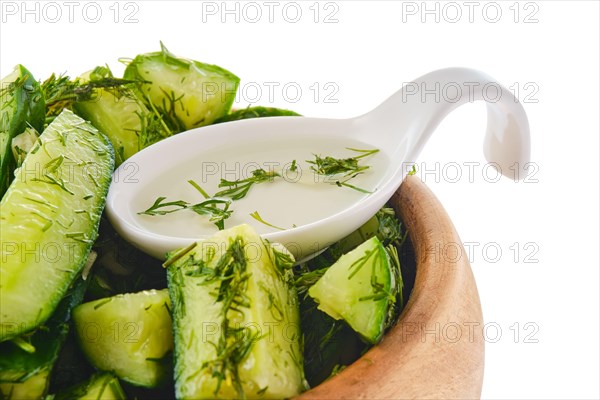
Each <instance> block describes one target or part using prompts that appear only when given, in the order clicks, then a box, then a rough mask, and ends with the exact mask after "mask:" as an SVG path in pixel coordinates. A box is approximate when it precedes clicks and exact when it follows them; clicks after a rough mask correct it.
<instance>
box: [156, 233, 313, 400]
mask: <svg viewBox="0 0 600 400" xmlns="http://www.w3.org/2000/svg"><path fill="white" fill-rule="evenodd" d="M247 232H250V233H249V234H248V233H247ZM236 237H241V238H243V240H244V243H245V244H246V245H248V247H247V248H250V250H249V251H250V252H252V251H256V250H258V251H259V254H265V253H267V254H270V256H269V257H270V259H271V261H272V260H273V258H274V256H273V255H272V254H273V253H272V251H273V247H269V246H271V245H270V244H269V243H268V242H264V241H262V239H261V238H260V236H258V234H256V232H255V231H254V230H253V229H252V228H250V227H249V226H248V225H239V226H236V227H233V228H230V229H227V230H224V231H219V232H218V233H217V234H215V235H214V236H212V237H211V238H208V239H206V241H205V242H204V243H208V245H206V246H203V244H202V243H203V242H198V244H197V246H196V248H194V249H192V250H191V251H190V252H188V253H187V254H185V255H184V256H183V257H181V258H180V259H179V260H178V261H176V262H175V263H173V264H171V265H170V266H169V267H168V275H167V278H168V286H169V293H170V295H171V304H172V305H173V336H174V338H175V351H174V357H175V367H174V372H175V395H176V398H177V399H213V398H232V399H233V398H238V395H237V393H236V392H235V390H234V389H233V387H232V385H231V383H227V381H226V382H224V383H223V385H222V387H221V390H220V391H219V393H218V395H216V396H215V393H214V389H215V384H216V383H215V382H216V378H211V377H210V374H207V372H206V371H204V374H195V372H196V371H197V369H196V366H190V365H187V361H188V359H190V358H191V359H192V363H196V364H198V362H197V360H201V361H207V359H213V358H214V357H215V351H214V347H212V345H207V343H208V342H210V339H209V338H212V337H216V336H218V332H219V331H220V328H219V326H218V325H219V324H220V322H221V321H222V320H223V318H222V316H221V308H220V303H218V302H215V300H214V297H213V296H212V295H211V294H210V293H209V292H211V291H213V290H218V286H216V285H215V284H208V285H207V284H202V283H201V280H202V278H197V277H196V278H189V277H187V276H186V273H188V272H190V271H191V270H193V269H194V268H195V267H194V266H193V265H186V260H188V259H190V258H191V257H193V258H194V259H196V260H198V259H201V258H204V256H205V255H206V253H208V252H209V251H210V248H211V247H212V249H213V250H214V249H217V250H216V254H215V256H214V259H215V260H216V259H218V258H219V256H220V255H221V254H222V253H224V252H225V250H226V248H227V247H228V246H226V243H228V240H230V239H234V238H236ZM248 238H250V241H248V242H246V240H247V239H248ZM249 244H251V245H253V246H249ZM255 246H258V248H257V247H255ZM273 246H275V248H277V246H278V245H277V244H274V245H273ZM244 247H245V248H246V246H244ZM286 251H287V250H286ZM261 252H263V253H261ZM172 254H173V253H171V255H172ZM246 257H247V258H251V257H252V256H250V255H248V254H247V255H246ZM254 258H256V256H254ZM208 265H213V263H209V264H208ZM256 268H257V269H258V267H256ZM279 268H280V267H277V266H275V267H274V269H279ZM255 273H256V274H257V275H262V276H263V278H262V279H264V276H265V275H270V274H277V275H278V276H279V278H278V279H279V283H278V284H279V285H285V287H286V288H287V292H286V295H285V297H286V298H287V301H286V302H285V303H284V304H285V307H286V308H284V310H283V311H282V312H284V313H285V314H286V316H287V318H284V322H285V324H283V325H284V327H287V328H290V327H291V328H295V333H296V334H297V335H298V339H299V340H300V337H301V332H300V316H299V305H298V298H297V296H296V291H295V288H294V285H293V272H292V271H291V269H288V270H287V271H284V272H276V271H258V270H254V271H252V270H251V274H255ZM250 279H252V278H250ZM259 279H261V278H260V277H259V278H257V281H258V280H259ZM263 283H264V282H263ZM272 283H273V284H274V285H272V286H276V285H277V284H275V282H272ZM196 285H199V286H196ZM254 285H258V283H256V282H254V283H253V284H252V286H254ZM272 286H270V287H272ZM190 287H195V288H199V289H200V290H197V291H196V290H194V291H190V290H189V289H187V288H190ZM257 291H258V290H256V289H255V290H254V292H255V293H256V292H257ZM186 292H187V293H186ZM192 296H193V297H192ZM254 300H256V299H251V301H254ZM200 304H202V308H201V309H199V308H192V307H193V306H194V305H196V306H198V305H200ZM262 306H264V304H262V303H261V304H259V305H258V306H254V305H252V306H251V308H252V309H253V310H255V311H254V313H256V310H258V312H259V313H260V309H261V308H262ZM190 310H192V311H190ZM244 310H246V309H244ZM192 312H193V313H194V316H193V317H189V316H188V317H187V318H186V316H185V314H190V313H192ZM249 314H250V315H254V316H255V317H256V315H255V314H253V311H251V310H248V311H247V313H246V314H245V316H244V317H243V318H242V320H237V321H236V322H237V323H238V324H240V326H244V324H257V325H259V326H260V323H264V324H272V323H273V322H271V321H268V320H267V319H262V320H260V319H259V320H258V321H255V320H252V319H250V321H248V319H246V318H247V317H248V315H249ZM186 320H187V321H186ZM190 322H196V323H197V326H196V328H197V329H195V330H192V331H191V335H190V337H188V336H186V332H185V331H186V330H187V329H188V326H187V324H189V323H190ZM279 324H280V325H281V324H282V323H281V322H279ZM272 327H273V329H274V330H278V329H279V328H280V326H277V325H272ZM213 328H214V329H217V331H213V330H212V329H213ZM198 332H199V333H198ZM288 333H289V332H288ZM210 335H213V336H210ZM266 335H267V334H265V336H266ZM281 335H282V333H281V332H275V333H273V332H271V331H269V333H268V336H269V337H270V338H271V339H269V342H268V343H269V344H273V341H275V342H277V339H276V338H277V337H278V336H281ZM292 336H293V335H292ZM282 337H283V336H282ZM273 338H275V339H273ZM264 339H266V337H265V338H263V340H258V341H257V342H255V344H254V347H253V349H252V350H250V353H251V354H250V355H247V356H246V358H244V359H243V360H242V361H241V362H240V364H239V365H238V366H240V376H241V378H242V380H243V381H244V383H245V385H244V390H245V395H246V397H247V398H249V399H253V398H265V399H272V398H288V397H293V396H295V395H297V394H299V393H300V392H302V391H303V390H305V389H307V388H308V384H307V383H306V380H305V377H304V371H303V368H302V350H301V344H300V343H299V341H298V340H296V341H294V340H291V339H290V338H289V337H288V338H285V339H284V342H283V344H284V345H285V346H284V347H285V349H286V351H287V352H288V353H289V354H288V355H290V356H291V357H292V359H295V361H296V363H297V365H296V366H297V369H296V370H295V373H296V374H297V375H296V376H293V377H292V378H291V379H288V381H287V382H286V383H287V385H285V389H284V390H286V393H272V392H271V389H272V387H268V389H267V390H265V391H264V392H263V393H262V394H255V391H257V390H258V389H261V388H256V387H254V388H253V389H254V390H253V391H250V388H249V387H248V386H249V385H250V384H252V385H256V382H255V381H253V380H252V381H251V382H250V384H249V383H248V381H250V380H251V379H252V378H251V377H249V376H248V374H252V371H253V370H252V366H253V365H254V363H256V364H257V365H261V366H262V367H261V368H262V369H261V372H262V373H264V371H265V370H268V369H270V368H276V366H275V365H274V364H273V363H272V362H271V363H264V362H265V360H264V359H263V360H262V361H263V363H260V359H259V360H258V361H257V358H258V357H257V356H253V355H252V353H254V352H255V350H256V347H257V346H260V347H261V351H263V352H265V340H264ZM193 342H195V343H202V344H204V349H201V348H200V349H199V348H198V347H201V346H198V347H197V348H195V349H190V348H189V347H188V344H189V343H193ZM280 346H281V344H277V343H276V344H275V345H273V346H271V348H270V352H268V354H271V352H273V351H281V350H282V347H283V346H282V347H280ZM250 358H252V361H250V362H249V361H248V360H249V359H250ZM263 358H264V357H263ZM292 359H290V360H286V361H285V364H286V367H288V366H287V364H288V361H290V364H293V360H292ZM267 361H268V360H267ZM200 364H201V363H200ZM248 364H249V365H248ZM289 368H293V367H288V370H289ZM249 371H250V372H249ZM254 372H255V373H256V371H254ZM244 374H246V375H244ZM192 378H195V379H196V380H197V381H201V382H200V383H198V384H197V385H196V387H195V388H190V387H189V382H190V380H191V379H192ZM263 378H264V376H263ZM277 383H280V382H277ZM198 386H199V387H198ZM273 386H276V385H275V384H274V385H273ZM194 389H195V390H196V391H194ZM279 389H281V387H280V388H279ZM275 390H277V389H275Z"/></svg>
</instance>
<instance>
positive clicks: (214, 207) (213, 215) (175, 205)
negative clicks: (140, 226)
mask: <svg viewBox="0 0 600 400" xmlns="http://www.w3.org/2000/svg"><path fill="white" fill-rule="evenodd" d="M188 183H189V184H190V185H192V186H193V187H194V188H195V189H196V190H198V191H199V192H200V193H201V194H202V196H203V197H204V198H205V200H204V201H201V202H200V203H196V204H190V203H188V202H187V201H183V200H177V201H169V202H164V201H165V200H166V199H167V198H166V197H159V198H157V199H156V201H154V204H152V205H151V206H150V207H149V208H148V209H147V210H146V211H142V212H139V213H138V215H151V216H155V215H167V214H170V213H174V212H177V211H181V210H186V209H189V210H192V211H194V212H195V213H196V214H199V215H208V216H209V221H210V222H212V223H213V224H215V226H216V227H217V228H218V229H219V230H223V229H225V220H226V219H227V218H229V217H231V214H232V213H233V210H230V209H229V207H230V206H231V202H232V200H229V199H219V198H215V197H210V196H208V194H207V193H206V192H205V191H204V190H203V189H202V188H201V187H200V186H199V185H198V184H197V183H196V182H194V181H193V180H189V181H188Z"/></svg>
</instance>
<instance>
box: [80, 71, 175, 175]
mask: <svg viewBox="0 0 600 400" xmlns="http://www.w3.org/2000/svg"><path fill="white" fill-rule="evenodd" d="M111 78H113V75H112V73H111V72H110V70H109V69H108V68H106V67H97V68H95V69H94V70H93V71H90V72H87V73H85V74H83V75H82V76H81V77H80V79H81V81H82V82H91V83H97V82H101V81H106V80H107V79H111ZM95 90H96V93H95V96H94V98H91V99H87V100H84V101H77V102H75V104H74V105H73V106H74V109H75V112H76V113H77V114H78V115H79V116H81V117H83V118H84V119H86V120H88V121H90V122H91V123H92V124H93V125H94V126H95V127H96V128H98V129H99V130H100V132H102V133H104V134H105V135H106V136H107V137H108V138H109V139H110V141H111V142H112V144H113V147H114V149H115V162H116V165H117V166H119V165H120V164H121V163H122V162H123V161H125V160H126V159H128V158H129V157H131V156H132V155H134V154H135V153H137V152H138V151H140V150H141V149H143V148H145V147H148V146H150V145H151V144H153V143H156V142H158V141H159V140H162V139H164V138H166V137H168V136H171V130H170V129H169V128H168V127H167V126H166V125H165V124H164V123H163V121H162V118H161V117H160V115H159V114H158V113H157V112H154V111H150V110H148V108H147V107H146V106H145V105H144V103H143V102H142V101H141V100H140V99H139V98H138V97H137V96H136V94H135V93H134V91H133V90H132V88H131V85H129V87H128V86H125V85H123V86H118V87H112V88H111V87H106V88H104V89H101V88H97V89H95Z"/></svg>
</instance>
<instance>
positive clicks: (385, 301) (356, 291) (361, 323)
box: [308, 237, 395, 343]
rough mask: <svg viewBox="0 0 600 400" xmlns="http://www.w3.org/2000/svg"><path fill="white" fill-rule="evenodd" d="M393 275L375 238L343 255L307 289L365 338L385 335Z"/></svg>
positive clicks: (324, 307) (324, 308) (375, 339)
mask: <svg viewBox="0 0 600 400" xmlns="http://www.w3.org/2000/svg"><path fill="white" fill-rule="evenodd" d="M393 286H394V275H393V274H392V271H391V267H390V260H389V258H388V254H387V252H386V251H385V248H384V247H383V245H382V244H381V242H380V241H379V239H377V237H372V238H371V239H369V240H367V241H366V242H364V243H363V244H361V245H360V246H358V247H357V248H356V249H354V250H352V251H351V252H349V253H347V254H345V255H343V256H342V257H341V258H340V259H339V260H338V261H337V262H336V263H335V264H333V265H332V266H331V267H330V268H329V269H328V270H327V271H326V272H325V274H324V275H323V276H322V277H321V278H320V279H319V280H318V281H317V283H315V284H314V285H313V286H311V287H310V289H308V294H309V296H310V297H312V298H313V299H314V300H315V301H316V302H317V303H318V308H319V309H320V310H322V311H323V312H325V313H327V314H328V315H329V316H331V317H332V318H335V319H343V320H344V321H346V322H347V323H348V325H350V327H352V329H354V330H355V331H356V332H357V333H358V334H359V335H360V336H361V337H362V338H363V339H364V340H365V341H367V342H369V343H377V342H379V340H380V339H381V338H382V336H383V333H384V328H385V322H386V318H387V313H388V308H389V306H390V304H392V303H393V302H394V301H395V296H394V295H393V294H392V288H393Z"/></svg>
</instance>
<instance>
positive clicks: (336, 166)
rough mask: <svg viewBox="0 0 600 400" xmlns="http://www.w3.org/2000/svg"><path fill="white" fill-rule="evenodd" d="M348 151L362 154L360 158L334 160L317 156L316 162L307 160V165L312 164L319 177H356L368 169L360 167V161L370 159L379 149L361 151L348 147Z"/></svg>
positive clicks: (366, 166) (329, 157) (364, 166)
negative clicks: (365, 158) (339, 175)
mask: <svg viewBox="0 0 600 400" xmlns="http://www.w3.org/2000/svg"><path fill="white" fill-rule="evenodd" d="M346 149H348V150H351V151H355V152H358V153H361V154H360V155H358V156H354V157H348V158H333V157H331V156H327V157H321V156H319V155H316V154H315V160H314V161H311V160H306V162H307V163H309V164H312V166H311V167H310V169H311V170H313V171H314V172H316V173H317V174H319V175H338V174H344V176H350V175H354V176H355V175H356V174H358V173H361V172H363V171H365V170H367V169H369V166H368V165H360V164H359V160H360V159H361V158H364V157H368V156H370V155H372V154H375V153H377V152H378V151H379V149H373V150H361V149H353V148H351V147H346Z"/></svg>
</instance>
